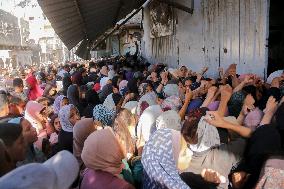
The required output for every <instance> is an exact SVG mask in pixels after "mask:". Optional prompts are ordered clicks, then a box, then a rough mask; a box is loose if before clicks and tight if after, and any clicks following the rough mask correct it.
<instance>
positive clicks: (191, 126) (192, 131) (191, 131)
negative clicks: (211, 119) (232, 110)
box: [181, 108, 207, 144]
mask: <svg viewBox="0 0 284 189" xmlns="http://www.w3.org/2000/svg"><path fill="white" fill-rule="evenodd" d="M206 111H207V108H198V109H195V110H192V111H190V112H189V114H188V119H187V120H185V122H184V124H183V127H182V129H181V134H182V136H183V138H184V139H185V141H186V142H187V143H188V144H196V143H197V142H198V134H197V129H198V123H199V121H200V119H201V117H202V116H205V115H206Z"/></svg>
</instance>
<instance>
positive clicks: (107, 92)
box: [99, 83, 113, 102]
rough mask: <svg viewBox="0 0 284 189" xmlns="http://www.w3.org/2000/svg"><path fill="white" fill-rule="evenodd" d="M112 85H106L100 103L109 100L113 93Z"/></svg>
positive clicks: (101, 93) (100, 95)
mask: <svg viewBox="0 0 284 189" xmlns="http://www.w3.org/2000/svg"><path fill="white" fill-rule="evenodd" d="M112 91H113V90H112V84H111V83H109V84H107V85H105V86H104V87H103V89H102V91H101V92H100V94H99V97H100V101H101V102H104V101H105V99H106V98H107V96H108V95H110V94H111V93H112Z"/></svg>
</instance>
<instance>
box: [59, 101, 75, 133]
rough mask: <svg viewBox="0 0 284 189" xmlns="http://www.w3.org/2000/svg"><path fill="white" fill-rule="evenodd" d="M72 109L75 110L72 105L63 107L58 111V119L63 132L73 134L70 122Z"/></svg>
mask: <svg viewBox="0 0 284 189" xmlns="http://www.w3.org/2000/svg"><path fill="white" fill-rule="evenodd" d="M72 108H76V107H75V106H74V105H73V104H69V105H66V106H63V107H62V108H61V110H60V111H59V114H58V117H59V121H60V124H61V127H62V130H63V131H66V132H73V126H74V125H72V123H71V122H70V120H69V119H70V113H71V110H72Z"/></svg>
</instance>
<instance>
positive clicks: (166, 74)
mask: <svg viewBox="0 0 284 189" xmlns="http://www.w3.org/2000/svg"><path fill="white" fill-rule="evenodd" d="M160 77H161V79H162V80H167V79H168V72H166V71H164V70H163V71H162V72H161V73H160Z"/></svg>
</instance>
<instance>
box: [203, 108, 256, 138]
mask: <svg viewBox="0 0 284 189" xmlns="http://www.w3.org/2000/svg"><path fill="white" fill-rule="evenodd" d="M205 120H206V121H207V122H208V123H209V124H210V125H213V126H215V127H219V128H224V129H228V130H231V131H233V132H236V133H238V134H239V135H241V136H242V137H245V138H249V137H250V136H251V134H252V130H251V129H250V128H247V127H244V126H241V125H236V124H232V123H230V122H228V121H225V120H224V118H223V117H222V116H220V114H219V113H218V112H216V111H208V112H207V118H206V119H205Z"/></svg>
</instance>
